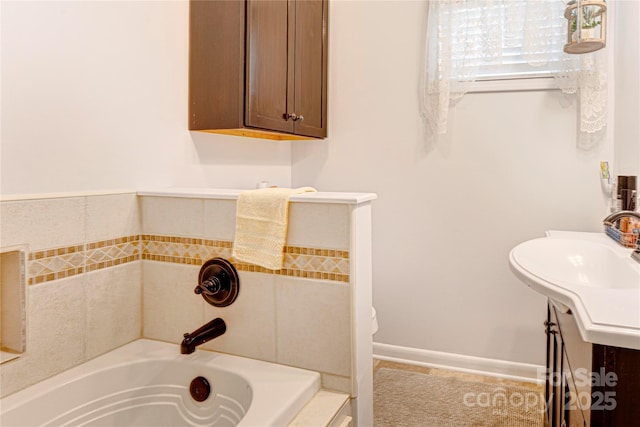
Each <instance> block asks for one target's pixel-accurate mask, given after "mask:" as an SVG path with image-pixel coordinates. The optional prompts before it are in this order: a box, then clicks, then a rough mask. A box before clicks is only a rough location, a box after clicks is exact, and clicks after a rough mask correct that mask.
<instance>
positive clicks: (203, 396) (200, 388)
mask: <svg viewBox="0 0 640 427" xmlns="http://www.w3.org/2000/svg"><path fill="white" fill-rule="evenodd" d="M189 391H190V392H191V397H193V400H195V401H196V402H204V401H205V400H207V398H208V397H209V394H210V393H211V386H210V385H209V381H207V379H206V378H205V377H196V378H194V379H193V380H192V381H191V385H190V386H189Z"/></svg>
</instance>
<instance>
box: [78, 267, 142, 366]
mask: <svg viewBox="0 0 640 427" xmlns="http://www.w3.org/2000/svg"><path fill="white" fill-rule="evenodd" d="M141 270H142V268H141V266H140V263H129V264H124V265H120V266H117V267H113V268H107V269H102V270H98V271H94V272H92V273H88V274H87V285H86V286H87V288H86V295H87V335H86V352H87V359H90V358H92V357H95V356H98V355H100V354H102V353H105V352H107V351H110V350H113V349H114V348H116V347H119V346H121V345H123V344H126V343H128V342H130V341H133V340H135V339H137V338H140V337H141V335H142V321H141V316H140V313H141V308H142V285H141V278H142V277H141V276H142V273H141Z"/></svg>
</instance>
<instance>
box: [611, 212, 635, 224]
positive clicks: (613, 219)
mask: <svg viewBox="0 0 640 427" xmlns="http://www.w3.org/2000/svg"><path fill="white" fill-rule="evenodd" d="M625 216H628V217H633V218H636V219H638V220H640V213H638V212H636V211H618V212H614V213H612V214H611V215H609V216H608V217H606V218H605V219H603V220H602V223H603V224H604V225H615V223H616V221H617V220H619V219H620V218H624V217H625Z"/></svg>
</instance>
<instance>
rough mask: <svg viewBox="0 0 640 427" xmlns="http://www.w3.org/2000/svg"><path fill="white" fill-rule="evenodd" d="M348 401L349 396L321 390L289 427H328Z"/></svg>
mask: <svg viewBox="0 0 640 427" xmlns="http://www.w3.org/2000/svg"><path fill="white" fill-rule="evenodd" d="M348 401H349V395H348V394H344V393H339V392H335V391H329V390H325V389H321V390H319V391H318V392H317V393H316V394H315V396H313V398H312V399H311V400H310V401H309V402H308V403H307V404H306V406H305V407H304V408H302V410H301V411H300V412H299V413H298V415H297V416H296V417H295V418H294V419H293V420H292V421H291V423H289V424H288V426H287V427H306V426H328V425H329V424H330V423H331V421H332V420H333V419H334V417H335V416H336V415H337V414H338V412H340V410H341V409H342V407H343V406H344V405H345V404H346V403H347V402H348Z"/></svg>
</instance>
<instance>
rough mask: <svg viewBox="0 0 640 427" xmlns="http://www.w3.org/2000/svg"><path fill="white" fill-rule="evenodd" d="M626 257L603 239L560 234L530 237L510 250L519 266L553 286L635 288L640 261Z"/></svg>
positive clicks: (637, 285) (638, 282)
mask: <svg viewBox="0 0 640 427" xmlns="http://www.w3.org/2000/svg"><path fill="white" fill-rule="evenodd" d="M629 258H630V257H629V255H628V254H624V255H623V254H619V253H617V252H615V251H614V250H613V249H612V248H610V247H608V246H606V245H604V244H602V243H596V242H590V241H586V240H576V239H563V238H543V239H535V240H529V241H527V242H524V243H522V244H521V245H518V246H517V247H516V248H515V249H514V250H513V259H514V261H516V262H517V263H518V265H519V266H520V267H522V268H524V269H525V270H527V271H528V272H530V273H531V274H533V275H535V276H537V277H540V278H541V279H543V280H545V281H547V282H550V283H552V284H555V285H556V286H571V285H579V286H590V287H594V288H604V289H625V288H637V287H639V286H640V264H638V263H636V262H635V261H632V260H630V259H629ZM630 261H631V262H630Z"/></svg>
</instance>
